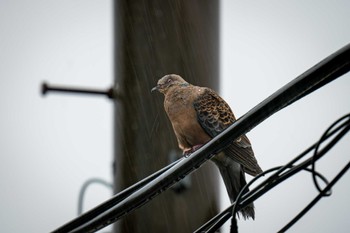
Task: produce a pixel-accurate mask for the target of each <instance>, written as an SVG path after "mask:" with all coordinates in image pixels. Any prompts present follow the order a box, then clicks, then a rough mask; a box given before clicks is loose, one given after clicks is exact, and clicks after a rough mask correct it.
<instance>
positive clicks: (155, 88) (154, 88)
mask: <svg viewBox="0 0 350 233" xmlns="http://www.w3.org/2000/svg"><path fill="white" fill-rule="evenodd" d="M158 90H159V85H157V86H155V87H153V88H152V90H151V92H154V91H158Z"/></svg>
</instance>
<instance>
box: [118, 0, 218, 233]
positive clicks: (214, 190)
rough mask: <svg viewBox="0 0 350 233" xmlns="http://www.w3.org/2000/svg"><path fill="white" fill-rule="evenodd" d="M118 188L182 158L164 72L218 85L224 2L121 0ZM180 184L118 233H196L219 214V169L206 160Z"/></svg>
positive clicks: (133, 216)
mask: <svg viewBox="0 0 350 233" xmlns="http://www.w3.org/2000/svg"><path fill="white" fill-rule="evenodd" d="M114 31H115V47H114V49H115V51H114V53H115V61H114V63H115V66H114V67H115V83H116V85H118V91H119V99H118V100H115V141H114V143H115V161H114V178H115V179H114V181H115V182H114V183H115V190H114V191H115V192H116V193H117V192H119V191H121V190H123V189H125V188H127V187H128V186H130V185H132V184H134V183H135V182H137V181H139V180H141V179H142V178H144V177H146V176H148V175H150V174H151V173H153V172H155V171H157V170H158V169H160V168H162V167H164V166H165V165H167V164H169V163H170V162H171V161H172V160H174V159H175V157H179V156H181V152H180V150H179V149H178V148H177V141H176V138H175V136H174V133H173V130H172V127H171V124H170V122H169V120H168V119H167V116H166V114H165V112H164V109H163V96H161V95H160V94H156V93H153V94H151V92H150V90H151V88H152V87H154V86H155V85H156V82H157V80H158V79H159V78H161V77H162V76H163V75H165V74H169V73H176V74H179V75H181V76H182V77H184V78H185V79H186V80H187V81H189V82H190V83H193V84H197V85H201V86H208V87H211V88H213V89H216V90H218V87H219V85H218V82H219V1H212V0H201V1H199V0H195V1H187V0H178V1H164V0H133V1H129V0H115V2H114ZM189 179H190V180H187V182H185V184H183V185H182V186H178V188H177V189H173V190H171V189H170V190H168V191H166V192H164V193H163V194H162V195H159V196H157V197H156V198H155V199H154V200H153V201H152V202H150V203H148V204H146V205H145V206H142V207H141V208H140V209H138V210H136V211H135V212H133V213H131V214H130V215H128V216H127V217H125V218H123V219H122V220H121V221H119V222H117V224H116V226H115V231H116V232H121V233H143V232H147V233H148V232H156V233H157V232H177V233H178V232H192V231H193V230H195V229H196V228H198V227H199V226H200V225H201V224H203V223H205V222H206V220H208V219H209V218H210V217H212V216H213V215H215V214H216V213H217V212H218V205H219V185H218V180H219V176H218V172H217V170H216V168H215V167H214V166H213V164H209V163H207V164H205V165H204V166H203V167H202V168H201V169H199V170H198V171H197V172H195V173H194V174H193V175H191V176H190V177H189Z"/></svg>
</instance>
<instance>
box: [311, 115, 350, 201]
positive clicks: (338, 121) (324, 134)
mask: <svg viewBox="0 0 350 233" xmlns="http://www.w3.org/2000/svg"><path fill="white" fill-rule="evenodd" d="M346 118H349V119H348V120H347V121H346V122H344V123H343V124H342V125H341V127H344V126H346V125H349V124H350V114H347V115H345V116H343V117H341V118H339V119H338V120H337V121H335V122H334V123H333V124H332V125H331V126H329V127H328V129H327V130H326V131H325V132H324V133H323V134H322V136H321V138H320V140H319V141H318V143H317V144H316V146H315V150H314V155H313V158H316V156H317V154H318V150H319V147H320V146H321V144H322V143H323V142H324V141H325V140H326V139H327V138H328V137H329V136H328V135H329V131H331V130H332V129H333V128H334V127H335V126H336V125H338V124H339V123H340V122H342V121H343V120H345V119H346ZM311 169H312V170H313V171H315V170H316V163H315V160H314V159H313V160H312V163H311ZM312 180H313V182H314V185H315V187H316V189H317V190H318V191H319V192H320V193H322V188H321V186H320V185H319V183H318V181H317V179H316V175H315V173H313V174H312ZM331 194H332V192H331V190H330V192H327V193H324V195H325V196H330V195H331Z"/></svg>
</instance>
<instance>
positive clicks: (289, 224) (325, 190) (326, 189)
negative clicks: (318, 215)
mask: <svg viewBox="0 0 350 233" xmlns="http://www.w3.org/2000/svg"><path fill="white" fill-rule="evenodd" d="M349 168H350V162H349V163H348V164H347V165H346V166H345V167H344V168H343V169H342V170H341V171H340V172H339V173H338V174H337V176H336V177H334V179H333V180H332V181H331V182H330V183H329V184H328V185H327V186H326V187H325V188H324V189H323V190H322V191H321V192H320V193H319V194H318V195H317V196H316V197H315V198H314V199H313V200H312V201H311V202H310V203H309V204H308V205H307V206H306V207H305V208H304V209H303V210H302V211H300V213H299V214H298V215H297V216H295V217H294V218H293V219H292V220H291V221H290V222H289V223H288V224H287V225H286V226H284V227H283V228H282V229H281V230H279V231H278V233H283V232H286V231H287V230H288V229H289V228H290V227H291V226H293V225H294V223H296V222H297V221H298V220H299V219H300V218H301V217H303V216H304V214H306V213H307V212H308V211H309V210H310V209H311V208H312V207H313V206H314V205H315V204H316V203H317V202H318V201H319V200H320V199H321V198H322V197H324V196H325V194H326V193H327V192H328V191H329V190H330V189H331V188H332V187H333V186H334V185H335V183H336V182H337V181H338V180H339V179H340V178H341V177H342V176H343V175H344V174H345V172H347V171H348V170H349Z"/></svg>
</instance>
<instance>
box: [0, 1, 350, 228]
mask: <svg viewBox="0 0 350 233" xmlns="http://www.w3.org/2000/svg"><path fill="white" fill-rule="evenodd" d="M112 13H113V11H112V1H101V0H100V1H97V0H84V1H82V0H80V1H79V0H75V1H65V0H64V1H51V0H50V1H44V0H33V1H23V0H22V1H20V0H11V1H10V0H0V88H1V91H0V107H1V115H0V129H1V130H0V137H1V140H0V156H1V157H0V158H1V161H0V185H1V186H0V187H1V191H0V206H1V208H0V223H1V228H2V231H4V232H49V231H51V230H53V229H55V228H57V227H58V226H60V225H62V224H64V223H66V222H67V221H69V220H71V219H72V218H74V217H76V215H77V202H78V193H79V190H80V187H81V185H82V184H83V183H84V182H85V181H86V180H87V179H89V178H92V177H98V178H101V179H104V180H106V181H107V182H110V183H112V182H113V176H112V174H113V171H112V163H113V108H114V106H113V103H112V102H111V101H109V100H108V99H107V98H104V97H90V96H88V97H86V96H78V95H76V96H71V95H59V94H52V95H48V96H45V97H42V96H41V94H40V85H41V83H42V82H43V81H48V82H49V83H53V84H54V83H55V84H67V85H75V86H86V87H94V88H101V89H105V88H108V87H110V86H111V85H112V83H113V16H112ZM349 15H350V2H349V1H346V0H338V1H325V0H322V1H318V2H317V4H316V3H315V2H314V1H309V0H307V1H289V2H288V1H277V0H276V1H259V2H253V1H230V0H222V1H220V35H219V38H220V59H219V60H220V77H213V79H218V78H220V88H219V90H217V91H219V92H220V93H221V95H222V96H223V97H224V99H226V101H227V102H228V103H229V104H230V106H231V107H232V109H233V111H234V112H235V114H236V116H237V117H239V116H241V115H243V114H244V113H246V112H247V111H248V110H250V109H251V108H252V107H254V106H255V105H256V104H258V103H259V102H261V101H262V100H263V99H264V98H266V97H268V96H269V95H270V94H272V93H273V92H274V91H276V90H277V89H278V88H280V87H281V86H282V85H284V84H286V83H287V82H289V81H290V80H292V79H293V78H295V77H296V76H298V75H299V74H301V73H303V72H304V71H305V70H307V69H308V68H310V67H312V66H313V65H315V64H316V63H318V62H319V61H320V60H322V59H323V58H325V57H326V56H328V55H330V54H331V53H333V52H335V51H336V50H338V49H340V48H341V47H343V46H344V45H346V44H347V43H349V42H350V31H349V28H350V20H349ZM171 72H173V71H171ZM349 76H350V75H349V74H346V75H344V76H343V77H341V78H339V79H337V80H335V81H334V82H332V83H330V84H329V85H327V86H326V87H324V88H322V89H320V90H319V91H317V92H315V93H313V94H311V95H310V96H308V97H306V98H304V99H302V100H301V101H298V102H297V103H295V104H293V105H292V106H290V107H288V108H287V109H284V110H282V111H281V112H279V113H277V114H275V115H274V116H272V117H270V118H269V119H268V120H266V121H265V122H263V123H262V124H260V125H259V126H258V127H256V128H255V129H254V130H252V131H251V132H249V133H248V137H249V138H250V139H251V142H252V144H253V148H254V150H255V154H256V157H257V159H258V161H259V163H260V165H261V167H262V168H263V169H268V168H271V167H274V166H277V165H281V164H285V163H286V162H288V161H289V160H291V159H292V158H293V157H295V156H296V155H297V154H298V153H300V152H301V151H303V150H304V149H305V148H306V147H308V146H309V145H311V144H312V143H314V142H315V141H316V140H318V138H319V137H320V136H321V134H322V133H323V131H324V130H325V129H326V128H327V127H328V126H329V125H330V124H331V123H332V122H333V121H335V120H336V119H337V118H339V117H341V116H342V115H344V114H346V113H348V112H349V110H350V108H349V107H350V104H349V88H350V77H349ZM184 78H186V77H184ZM195 84H197V85H202V84H201V83H195ZM145 88H149V87H145ZM155 98H158V99H159V98H160V97H159V96H158V97H155ZM349 151H350V149H349V137H348V136H347V137H346V138H344V139H343V140H342V141H341V142H340V143H339V145H337V146H336V147H335V148H334V149H333V150H332V151H331V153H329V154H328V155H327V157H325V158H324V159H322V161H320V163H318V164H317V168H318V169H319V171H320V172H322V173H323V174H324V175H326V176H327V177H329V179H331V178H332V177H333V176H334V175H335V174H336V172H337V171H338V170H339V169H341V168H342V166H343V165H344V164H345V163H346V162H347V161H348V156H346V154H348V153H349ZM349 177H350V176H349V175H348V174H346V175H345V176H344V177H343V179H341V180H340V181H339V182H338V183H337V185H336V186H335V187H334V189H333V195H332V196H331V197H328V198H324V199H322V200H321V201H320V202H319V203H318V204H317V205H316V206H315V207H314V208H313V209H312V210H311V211H310V212H309V213H307V215H306V216H305V217H304V218H302V219H301V220H300V221H299V222H298V223H297V224H296V225H295V226H294V227H293V228H291V230H290V232H333V231H335V230H336V231H337V232H348V230H347V229H349V228H350V223H349V221H348V215H347V211H346V210H347V209H348V208H349V205H350V203H349V201H348V196H349V195H350V188H349V185H348V184H349V181H350V178H349ZM248 179H251V177H248ZM220 182H221V180H220ZM111 195H112V190H110V189H108V188H106V187H104V186H100V185H94V186H91V187H90V188H89V189H88V190H87V192H86V194H85V202H84V210H88V209H90V208H92V207H94V206H96V205H97V204H99V203H101V202H102V201H104V200H106V199H107V198H109V197H110V196H111ZM315 195H317V191H316V189H315V188H314V186H313V183H312V178H311V176H310V175H309V174H306V173H305V174H299V175H297V176H295V177H293V178H292V179H291V180H289V181H287V182H285V183H283V184H282V185H280V186H278V187H277V188H276V189H274V190H272V191H271V192H269V193H268V194H266V195H265V196H263V197H262V198H260V199H259V200H258V201H256V203H255V206H256V220H255V221H244V220H240V221H239V222H238V224H239V229H240V232H255V231H257V229H259V232H276V231H277V230H279V229H280V228H281V227H282V226H284V224H286V223H287V222H288V221H289V220H290V219H291V218H293V217H294V216H295V215H296V214H297V213H298V212H299V211H300V210H301V209H302V208H303V207H304V206H305V205H306V204H307V203H308V202H309V201H310V200H311V199H312V198H313V197H314V196H315ZM228 204H229V199H228V197H227V194H226V190H225V189H224V187H223V185H222V184H221V207H220V209H224V208H225V207H226V206H227V205H228ZM223 232H228V228H227V226H226V227H225V229H224V230H223Z"/></svg>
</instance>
